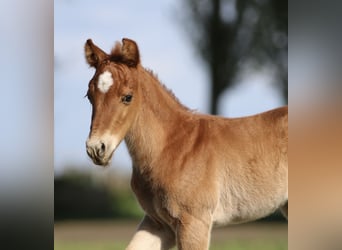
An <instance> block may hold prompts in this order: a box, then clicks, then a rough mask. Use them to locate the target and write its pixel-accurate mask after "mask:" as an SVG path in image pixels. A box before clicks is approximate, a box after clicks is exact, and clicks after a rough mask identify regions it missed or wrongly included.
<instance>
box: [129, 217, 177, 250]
mask: <svg viewBox="0 0 342 250" xmlns="http://www.w3.org/2000/svg"><path fill="white" fill-rule="evenodd" d="M174 245H175V235H174V233H173V232H172V231H171V229H169V228H167V227H166V226H163V225H160V224H157V223H156V222H154V221H153V220H151V218H150V217H148V216H147V215H145V217H144V219H143V220H142V221H141V223H140V225H139V227H138V229H137V231H136V233H135V234H134V236H133V239H132V240H131V242H130V243H129V245H128V247H127V248H126V250H167V249H170V248H172V247H173V246H174Z"/></svg>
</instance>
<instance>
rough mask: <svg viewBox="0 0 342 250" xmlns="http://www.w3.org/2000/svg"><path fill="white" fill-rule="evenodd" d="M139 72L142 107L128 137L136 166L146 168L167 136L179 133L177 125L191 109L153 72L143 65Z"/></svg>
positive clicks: (163, 144)
mask: <svg viewBox="0 0 342 250" xmlns="http://www.w3.org/2000/svg"><path fill="white" fill-rule="evenodd" d="M138 71H139V74H138V75H139V80H138V81H139V88H140V89H139V91H140V107H139V111H138V114H137V117H136V119H135V121H134V122H133V124H132V126H131V128H130V130H129V132H128V134H127V136H126V138H125V140H126V144H127V146H128V149H129V152H130V155H131V157H132V160H133V167H134V168H139V170H140V171H144V170H146V169H150V168H151V167H152V165H153V160H154V159H155V158H157V156H159V155H160V154H161V152H162V150H163V147H164V146H165V145H166V144H167V138H168V137H169V136H170V135H172V133H175V130H176V127H177V125H179V123H180V122H182V121H184V120H185V118H186V117H187V116H189V114H190V111H189V110H188V109H187V108H186V107H184V106H183V105H182V104H180V103H179V102H178V100H177V99H176V98H175V97H174V95H173V94H172V93H171V92H170V91H169V90H167V89H166V88H165V87H164V86H163V85H161V84H160V82H159V81H158V79H157V78H156V77H155V76H154V75H153V74H152V73H151V72H149V71H147V70H145V69H143V68H139V69H138Z"/></svg>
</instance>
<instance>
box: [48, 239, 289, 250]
mask: <svg viewBox="0 0 342 250" xmlns="http://www.w3.org/2000/svg"><path fill="white" fill-rule="evenodd" d="M287 245H288V244H287V241H277V242H276V241H275V242H258V241H227V242H223V243H216V244H212V245H211V247H210V250H287ZM125 247H126V243H111V242H98V243H96V242H90V243H89V242H70V243H69V242H68V243H66V242H65V243H63V242H58V241H57V242H55V248H54V250H122V249H125Z"/></svg>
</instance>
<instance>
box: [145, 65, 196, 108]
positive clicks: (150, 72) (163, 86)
mask: <svg viewBox="0 0 342 250" xmlns="http://www.w3.org/2000/svg"><path fill="white" fill-rule="evenodd" d="M143 69H144V70H145V71H146V72H147V73H148V74H149V75H150V76H151V77H153V78H155V79H156V80H157V82H158V84H159V85H160V86H161V87H162V89H163V90H165V92H166V93H167V94H168V95H169V96H170V97H172V99H173V100H174V101H175V102H176V103H178V104H179V106H180V107H181V108H183V109H184V110H186V111H189V112H191V113H195V110H192V109H189V108H188V107H187V106H185V105H184V104H183V103H181V102H180V101H179V99H178V98H177V97H176V95H175V94H174V93H173V91H172V90H170V89H169V88H168V87H166V86H165V84H163V83H162V82H161V81H160V80H159V78H158V76H157V74H155V73H154V72H153V70H151V69H149V68H145V67H143Z"/></svg>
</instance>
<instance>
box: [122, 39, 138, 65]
mask: <svg viewBox="0 0 342 250" xmlns="http://www.w3.org/2000/svg"><path fill="white" fill-rule="evenodd" d="M121 55H122V60H123V62H124V63H126V64H127V65H128V66H132V67H136V66H137V65H138V64H139V63H140V55H139V49H138V46H137V44H136V43H135V42H134V41H133V40H131V39H128V38H123V39H122V48H121Z"/></svg>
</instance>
